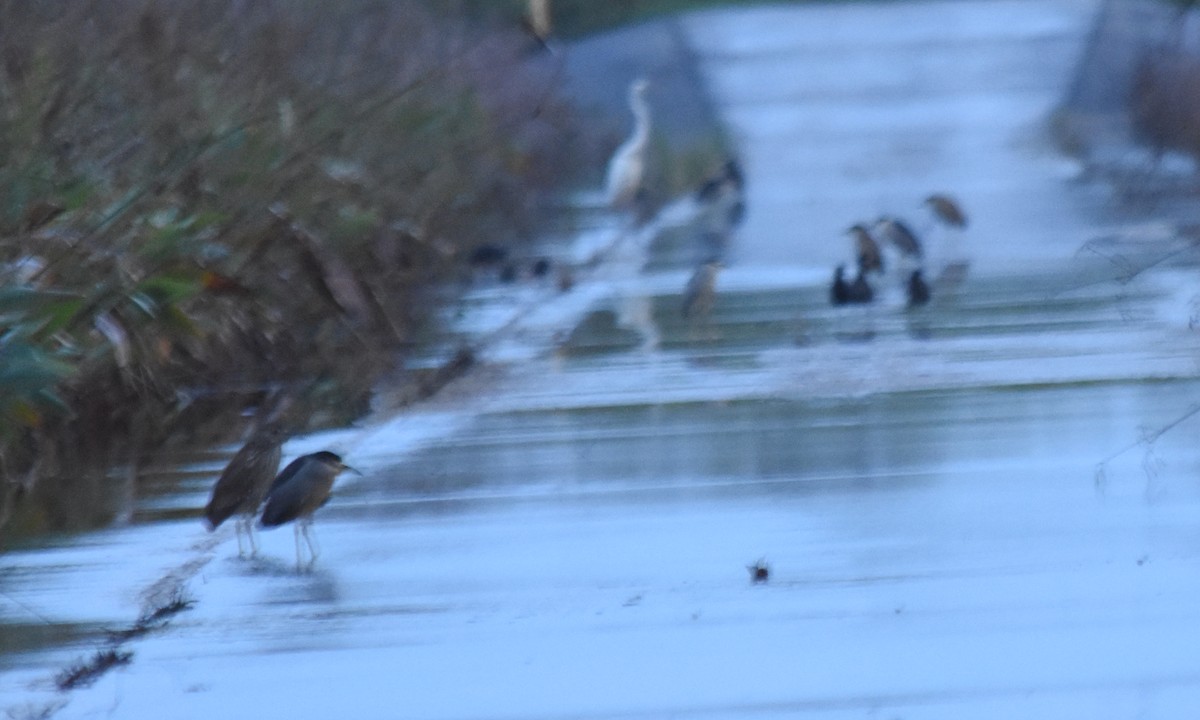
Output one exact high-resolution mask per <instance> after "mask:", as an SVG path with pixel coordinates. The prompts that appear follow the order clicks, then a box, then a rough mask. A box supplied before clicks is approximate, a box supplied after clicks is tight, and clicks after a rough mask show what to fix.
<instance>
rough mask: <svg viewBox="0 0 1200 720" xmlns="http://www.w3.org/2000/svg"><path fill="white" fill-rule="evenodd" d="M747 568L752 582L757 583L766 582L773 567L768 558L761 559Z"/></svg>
mask: <svg viewBox="0 0 1200 720" xmlns="http://www.w3.org/2000/svg"><path fill="white" fill-rule="evenodd" d="M746 569H747V570H749V571H750V582H752V583H755V584H758V583H765V582H766V581H767V580H768V579H770V577H771V568H770V566H768V565H767V562H766V560H762V559H759V560H758V561H757V562H755V563H754V564H753V565H747V566H746Z"/></svg>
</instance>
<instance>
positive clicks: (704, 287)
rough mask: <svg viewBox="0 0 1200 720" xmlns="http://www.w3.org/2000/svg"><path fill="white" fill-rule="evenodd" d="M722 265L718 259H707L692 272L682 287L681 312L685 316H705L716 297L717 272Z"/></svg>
mask: <svg viewBox="0 0 1200 720" xmlns="http://www.w3.org/2000/svg"><path fill="white" fill-rule="evenodd" d="M722 267H724V265H722V264H721V261H719V260H709V261H708V262H706V263H704V264H703V265H701V266H700V267H698V268H696V272H694V273H692V277H691V278H690V279H689V280H688V282H687V286H686V287H684V289H683V307H682V312H683V316H684V317H685V318H690V317H706V316H707V315H708V314H709V313H710V312H712V307H713V303H715V302H716V299H717V272H718V271H719V270H720V269H721V268H722Z"/></svg>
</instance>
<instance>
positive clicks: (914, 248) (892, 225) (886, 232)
mask: <svg viewBox="0 0 1200 720" xmlns="http://www.w3.org/2000/svg"><path fill="white" fill-rule="evenodd" d="M873 229H874V230H875V232H876V233H877V234H878V235H879V237H881V238H883V239H884V240H886V241H888V242H890V243H891V244H892V245H894V246H895V247H896V249H897V250H899V251H900V254H901V255H904V256H905V257H909V258H913V259H915V260H920V259H921V255H922V250H921V241H920V240H918V239H917V234H916V233H915V232H913V229H912V228H910V227H909V226H908V223H905V222H904V221H903V220H900V219H899V218H894V217H881V218H879V220H878V221H876V223H875V227H874V228H873Z"/></svg>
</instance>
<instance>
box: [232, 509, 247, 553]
mask: <svg viewBox="0 0 1200 720" xmlns="http://www.w3.org/2000/svg"><path fill="white" fill-rule="evenodd" d="M244 522H245V519H244V518H243V517H242V516H241V515H239V516H238V517H237V520H235V521H234V523H233V534H234V535H236V536H237V543H238V557H246V549H245V548H243V547H242V524H243V523H244Z"/></svg>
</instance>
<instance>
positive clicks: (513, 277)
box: [500, 263, 517, 283]
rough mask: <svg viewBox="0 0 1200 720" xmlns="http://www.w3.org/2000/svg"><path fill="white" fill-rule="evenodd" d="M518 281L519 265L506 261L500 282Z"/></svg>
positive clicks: (501, 271) (501, 270)
mask: <svg viewBox="0 0 1200 720" xmlns="http://www.w3.org/2000/svg"><path fill="white" fill-rule="evenodd" d="M516 281H517V266H516V265H513V264H512V263H505V265H504V267H502V268H500V282H502V283H512V282H516Z"/></svg>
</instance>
